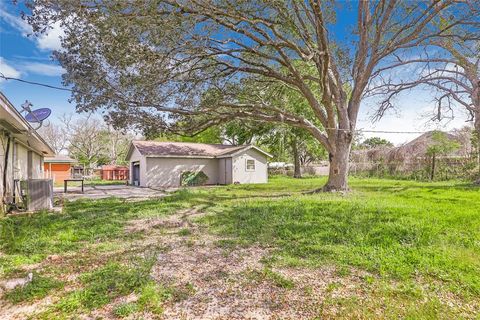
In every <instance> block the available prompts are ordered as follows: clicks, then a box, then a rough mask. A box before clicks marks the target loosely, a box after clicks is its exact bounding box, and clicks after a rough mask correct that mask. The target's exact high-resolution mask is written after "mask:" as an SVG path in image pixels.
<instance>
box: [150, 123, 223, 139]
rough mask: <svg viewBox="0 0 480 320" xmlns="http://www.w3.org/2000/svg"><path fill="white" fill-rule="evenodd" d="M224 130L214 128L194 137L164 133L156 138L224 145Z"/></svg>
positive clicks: (218, 127)
mask: <svg viewBox="0 0 480 320" xmlns="http://www.w3.org/2000/svg"><path fill="white" fill-rule="evenodd" d="M221 131H222V128H221V127H220V126H212V127H209V128H207V129H206V130H204V131H202V132H200V133H198V134H196V135H194V136H182V135H178V134H172V133H162V134H161V135H160V136H157V137H150V138H154V140H155V141H175V142H195V143H222V142H223V141H222V137H221Z"/></svg>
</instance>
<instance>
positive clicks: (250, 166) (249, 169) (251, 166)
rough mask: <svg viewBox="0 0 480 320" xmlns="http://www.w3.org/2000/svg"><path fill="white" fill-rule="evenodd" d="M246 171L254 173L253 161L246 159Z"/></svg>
mask: <svg viewBox="0 0 480 320" xmlns="http://www.w3.org/2000/svg"><path fill="white" fill-rule="evenodd" d="M246 168H247V171H255V160H252V159H247V166H246Z"/></svg>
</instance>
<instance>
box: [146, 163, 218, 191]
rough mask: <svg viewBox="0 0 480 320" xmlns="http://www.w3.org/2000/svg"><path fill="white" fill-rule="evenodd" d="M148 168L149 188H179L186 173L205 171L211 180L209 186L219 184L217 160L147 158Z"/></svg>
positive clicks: (147, 182) (147, 180)
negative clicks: (181, 178) (181, 177)
mask: <svg viewBox="0 0 480 320" xmlns="http://www.w3.org/2000/svg"><path fill="white" fill-rule="evenodd" d="M146 168H147V170H146V186H147V187H177V186H179V185H180V176H181V174H182V172H184V171H197V172H198V171H203V172H204V173H205V174H206V175H207V176H208V178H209V179H208V181H207V184H217V183H218V160H217V159H202V158H147V167H146ZM140 170H142V169H140Z"/></svg>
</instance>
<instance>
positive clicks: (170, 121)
mask: <svg viewBox="0 0 480 320" xmlns="http://www.w3.org/2000/svg"><path fill="white" fill-rule="evenodd" d="M27 5H28V6H29V7H30V8H31V9H32V10H33V12H32V15H31V16H30V17H29V22H30V23H31V24H32V26H33V27H34V30H35V31H37V32H42V31H44V30H45V29H46V28H48V25H49V24H51V23H54V22H60V23H61V25H62V26H63V27H64V29H65V37H64V38H63V41H62V46H63V50H61V51H60V52H56V53H55V57H56V59H58V60H59V62H60V64H61V65H62V67H64V68H65V70H66V72H67V73H66V74H65V75H64V82H65V84H66V85H72V86H73V89H74V91H73V99H74V100H75V101H76V102H77V105H78V109H79V110H88V111H91V110H97V109H99V108H101V109H107V110H108V113H109V119H110V120H111V121H112V122H113V123H115V125H116V126H118V127H126V126H134V127H136V128H140V129H143V130H144V131H146V132H152V131H165V130H168V131H172V130H188V131H201V130H203V128H206V127H210V126H215V125H218V124H220V123H223V122H228V121H231V120H238V119H248V120H254V121H257V122H267V123H276V124H284V125H289V126H292V127H297V128H302V129H303V130H305V131H307V132H309V134H310V135H312V137H314V138H315V139H316V140H317V141H318V142H319V143H321V144H322V145H323V146H324V148H325V149H326V150H327V151H328V152H329V159H330V173H329V178H328V181H327V184H326V185H325V186H324V190H345V189H347V188H348V183H347V174H348V159H349V154H350V150H351V145H352V140H353V137H354V134H355V128H356V123H357V117H358V113H359V109H360V105H361V102H362V99H363V97H364V96H365V94H367V93H368V91H369V87H370V85H371V84H372V83H375V82H376V80H378V79H379V78H382V76H384V72H383V71H384V70H387V69H386V68H388V67H391V68H395V67H401V66H403V65H404V64H403V63H402V60H401V57H400V56H401V55H402V54H407V55H408V54H412V51H413V52H415V51H417V50H418V49H419V46H420V45H427V44H429V43H430V42H431V41H434V40H435V39H444V38H448V37H451V38H455V35H452V34H449V33H448V30H450V29H451V28H452V27H453V26H460V25H462V24H463V23H464V22H468V23H471V22H472V21H476V19H478V11H476V10H477V7H478V1H476V0H465V1H462V2H458V1H452V0H447V1H434V2H424V1H415V2H408V1H395V0H386V1H358V2H356V3H355V4H352V11H354V12H355V13H356V18H355V19H350V21H352V22H353V24H352V25H350V26H349V27H350V30H348V31H351V32H348V33H347V36H344V35H343V34H341V33H336V32H337V29H336V28H338V26H337V25H336V16H337V14H339V15H344V14H345V15H348V14H351V9H350V7H347V8H345V7H344V6H343V4H342V3H340V2H339V3H336V2H333V1H318V0H312V1H297V0H285V1H263V0H249V1H230V0H218V1H199V0H185V1H176V0H159V1H155V2H153V3H148V2H147V3H145V2H144V1H140V0H133V1H113V0H105V1H93V2H92V1H86V0H80V1H71V0H35V1H33V0H32V1H27ZM353 7H355V9H353ZM440 14H442V15H443V16H451V19H449V20H448V21H447V22H446V23H444V24H443V25H442V27H441V28H438V27H437V24H438V22H439V20H440V19H441V18H442V16H441V15H440ZM435 22H437V24H435ZM469 25H471V24H469ZM399 61H400V62H399ZM387 72H389V73H390V70H389V69H388V71H387ZM409 76H411V75H409ZM244 80H247V81H252V82H254V83H255V84H256V86H257V89H256V90H254V91H253V92H252V93H251V97H252V99H250V100H248V102H244V101H241V99H239V97H238V94H239V92H238V90H239V89H238V88H237V85H238V84H239V83H241V82H242V81H244ZM265 81H268V82H270V83H275V84H276V85H277V86H278V87H280V88H281V89H286V88H289V89H292V90H295V91H296V92H298V94H299V95H300V96H301V98H302V100H304V101H305V103H306V105H307V106H308V112H306V110H304V109H303V108H302V110H301V112H297V111H296V110H295V109H292V108H286V107H285V105H284V104H282V103H278V100H270V99H269V96H271V93H264V92H262V87H263V85H264V83H265ZM269 85H270V84H269ZM240 90H241V89H240ZM206 93H209V94H208V96H209V97H206V99H205V98H204V97H205V95H206ZM212 96H213V98H212ZM209 98H212V99H209ZM210 102H215V103H210ZM178 120H179V121H178ZM177 124H182V126H180V127H178V126H176V125H177Z"/></svg>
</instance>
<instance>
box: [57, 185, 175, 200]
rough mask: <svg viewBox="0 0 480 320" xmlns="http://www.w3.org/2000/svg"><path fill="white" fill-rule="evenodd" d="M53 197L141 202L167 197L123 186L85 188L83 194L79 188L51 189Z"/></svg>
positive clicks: (162, 192)
mask: <svg viewBox="0 0 480 320" xmlns="http://www.w3.org/2000/svg"><path fill="white" fill-rule="evenodd" d="M53 193H54V196H56V197H59V198H63V199H66V200H70V201H72V200H78V199H92V200H95V199H104V198H110V197H116V198H121V199H132V200H143V199H150V198H159V197H164V196H166V195H167V193H166V192H165V191H162V190H154V189H150V188H140V187H133V186H125V185H110V186H109V185H105V186H85V188H84V192H83V193H82V192H81V188H80V187H68V192H67V193H64V192H63V187H62V188H60V187H59V188H54V189H53Z"/></svg>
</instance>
